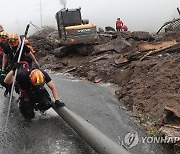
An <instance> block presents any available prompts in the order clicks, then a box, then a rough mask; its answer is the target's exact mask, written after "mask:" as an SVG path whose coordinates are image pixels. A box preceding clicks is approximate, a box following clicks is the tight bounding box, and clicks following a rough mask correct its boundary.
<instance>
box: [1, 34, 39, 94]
mask: <svg viewBox="0 0 180 154" xmlns="http://www.w3.org/2000/svg"><path fill="white" fill-rule="evenodd" d="M21 45H22V39H21V38H20V37H19V36H18V35H17V34H15V33H12V34H10V35H9V37H8V45H6V46H5V47H4V49H3V52H4V53H3V60H2V72H5V68H6V66H7V62H8V63H9V65H8V70H6V72H7V71H8V72H9V71H10V70H11V68H12V67H13V65H14V63H16V62H17V61H18V58H19V53H20V50H21ZM27 56H28V57H30V58H31V59H32V61H33V62H35V65H36V67H37V68H39V64H38V62H37V60H36V58H35V56H34V55H33V54H32V52H31V51H30V49H29V48H28V47H27V46H26V45H25V44H24V47H23V50H22V55H21V59H20V63H21V64H22V65H26V66H25V67H26V68H27V67H28V65H29V64H28V60H27V59H28V58H27ZM8 72H7V73H8ZM2 85H3V86H4V87H6V89H8V90H6V91H5V93H4V95H5V96H6V95H7V94H8V93H10V92H11V88H10V86H8V85H6V84H5V83H2ZM16 91H18V89H17V88H16Z"/></svg>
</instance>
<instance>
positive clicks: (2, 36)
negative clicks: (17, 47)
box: [0, 31, 9, 41]
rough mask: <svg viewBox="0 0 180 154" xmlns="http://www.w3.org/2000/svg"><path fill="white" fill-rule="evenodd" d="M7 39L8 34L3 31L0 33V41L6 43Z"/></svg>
mask: <svg viewBox="0 0 180 154" xmlns="http://www.w3.org/2000/svg"><path fill="white" fill-rule="evenodd" d="M8 37H9V34H8V33H7V32H5V31H3V32H1V33H0V40H2V41H7V40H8Z"/></svg>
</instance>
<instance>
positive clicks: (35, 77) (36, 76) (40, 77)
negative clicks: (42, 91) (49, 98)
mask: <svg viewBox="0 0 180 154" xmlns="http://www.w3.org/2000/svg"><path fill="white" fill-rule="evenodd" d="M29 77H30V80H31V83H32V84H33V85H37V86H39V85H43V84H44V83H45V77H44V74H43V73H42V72H41V71H40V70H39V69H35V70H32V71H31V73H30V75H29Z"/></svg>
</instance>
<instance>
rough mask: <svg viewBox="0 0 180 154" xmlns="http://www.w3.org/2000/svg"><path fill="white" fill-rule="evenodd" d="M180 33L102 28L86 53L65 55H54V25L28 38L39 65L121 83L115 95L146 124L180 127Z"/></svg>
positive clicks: (55, 45)
mask: <svg viewBox="0 0 180 154" xmlns="http://www.w3.org/2000/svg"><path fill="white" fill-rule="evenodd" d="M179 38H180V33H178V32H168V33H161V34H158V35H156V34H154V35H152V34H150V33H148V32H113V33H101V34H100V40H99V44H98V45H94V49H93V52H92V53H90V54H89V55H88V56H81V55H79V54H78V53H77V52H75V51H70V54H69V55H67V56H66V57H63V58H59V57H56V56H55V55H54V52H55V49H56V48H58V36H57V32H56V31H55V30H53V29H51V30H50V31H49V32H47V30H46V33H45V32H41V33H36V34H34V35H32V36H30V37H29V40H30V42H31V44H32V46H33V47H34V48H35V50H37V51H38V52H37V53H36V57H38V59H39V63H40V64H41V65H42V68H44V69H45V68H48V69H52V70H55V71H60V72H70V73H72V74H73V75H75V76H77V77H80V78H85V79H88V80H90V81H93V82H101V81H102V82H111V83H115V84H117V85H118V86H119V90H117V91H116V95H117V97H118V99H119V100H120V102H121V103H123V104H124V105H125V106H126V107H127V109H128V110H131V111H132V114H133V115H134V116H136V117H137V118H138V119H139V121H140V122H141V124H142V125H143V126H145V128H147V129H152V128H153V129H154V128H156V129H159V128H162V127H166V126H167V125H168V127H169V128H172V126H173V127H176V128H177V129H176V130H177V131H179V130H180V120H179V118H180V115H179V114H180V71H179V68H180V54H179V52H180V43H179V41H180V39H179ZM172 117H173V118H172ZM163 130H164V129H163ZM165 133H167V132H165ZM179 134H180V133H179Z"/></svg>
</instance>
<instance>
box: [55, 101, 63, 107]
mask: <svg viewBox="0 0 180 154" xmlns="http://www.w3.org/2000/svg"><path fill="white" fill-rule="evenodd" d="M55 105H56V107H63V106H65V104H64V103H63V102H60V101H59V100H56V101H55Z"/></svg>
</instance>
